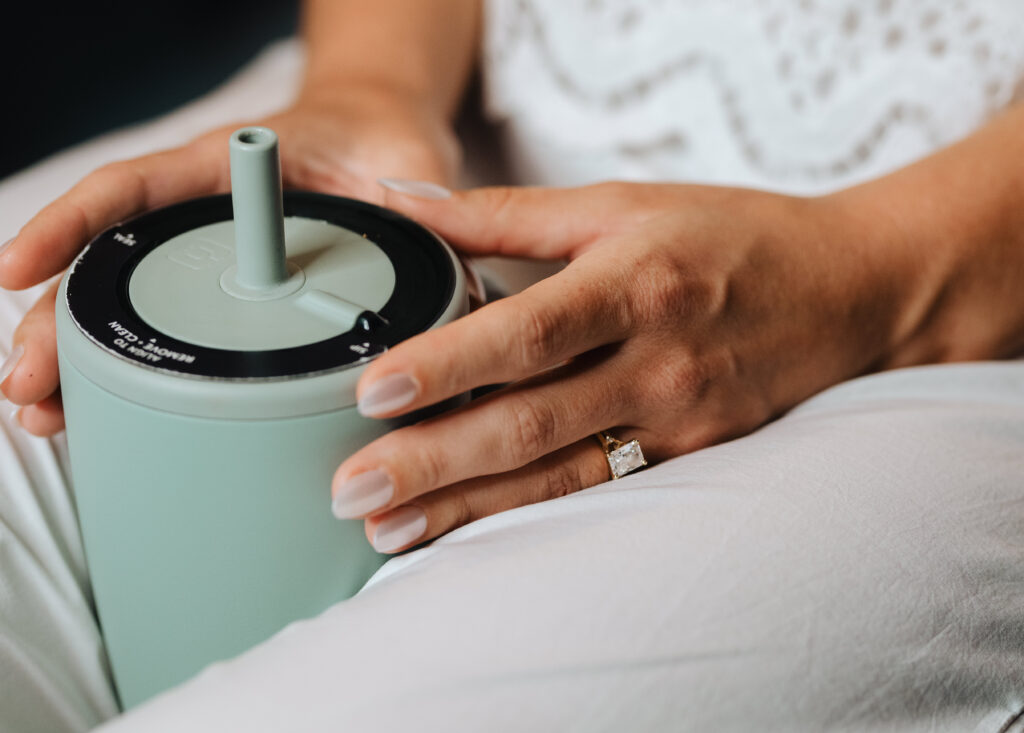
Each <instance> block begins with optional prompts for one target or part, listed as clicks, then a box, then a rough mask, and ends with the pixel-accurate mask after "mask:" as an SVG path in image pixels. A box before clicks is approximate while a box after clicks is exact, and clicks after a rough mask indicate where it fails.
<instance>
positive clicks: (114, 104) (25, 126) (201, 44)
mask: <svg viewBox="0 0 1024 733" xmlns="http://www.w3.org/2000/svg"><path fill="white" fill-rule="evenodd" d="M298 6H299V0H245V2H242V1H241V0H174V2H165V1H160V0H94V1H93V2H84V1H83V2H73V1H71V0H65V1H63V2H43V1H41V0H35V2H32V0H28V1H27V2H22V3H18V4H17V6H16V7H17V9H16V11H15V10H14V7H15V6H12V5H7V6H5V12H4V14H5V15H6V16H7V17H6V18H5V19H4V20H3V21H0V23H2V27H3V28H4V33H3V43H2V44H0V60H2V66H0V68H2V69H3V72H2V76H0V79H2V81H0V100H2V101H3V106H2V107H0V135H2V137H0V140H2V141H4V142H3V143H2V144H0V178H3V177H5V176H7V175H10V174H11V173H14V172H16V171H18V170H20V169H22V168H24V167H26V166H28V165H30V164H32V163H33V162H35V161H37V160H40V159H41V158H44V157H46V156H47V155H49V154H50V153H53V152H56V151H58V150H61V149H62V148H65V147H68V146H69V145H73V144H75V143H77V142H81V141H82V140H86V139H88V138H90V137H94V136H95V135H97V134H99V133H102V132H105V131H107V130H110V129H113V128H116V127H120V126H123V125H127V124H131V123H133V122H139V121H142V120H145V119H149V118H151V117H154V116H157V115H159V114H161V113H163V112H167V111H170V110H172V109H174V108H175V107H178V106H180V105H181V104H183V103H185V102H187V101H188V100H190V99H193V98H195V97H197V96H199V95H201V94H203V93H205V92H207V91H209V90H211V89H213V88H214V87H215V86H217V85H218V84H219V83H221V82H222V81H224V80H225V79H226V78H227V77H228V76H230V75H231V73H232V72H234V71H236V70H237V69H238V68H240V67H241V66H242V65H243V64H245V62H246V61H248V60H249V59H250V58H252V56H253V55H255V54H256V53H257V52H258V51H259V50H260V49H261V48H262V47H263V46H264V45H266V44H267V43H268V42H270V41H271V40H273V39H275V38H280V37H282V36H286V35H290V34H292V33H294V32H295V29H296V27H297V22H298Z"/></svg>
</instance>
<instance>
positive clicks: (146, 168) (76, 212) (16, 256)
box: [0, 139, 228, 290]
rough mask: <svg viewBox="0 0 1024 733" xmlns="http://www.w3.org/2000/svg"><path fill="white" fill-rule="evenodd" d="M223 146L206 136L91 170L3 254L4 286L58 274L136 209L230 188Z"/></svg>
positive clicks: (1, 281)
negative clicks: (169, 148) (214, 143)
mask: <svg viewBox="0 0 1024 733" xmlns="http://www.w3.org/2000/svg"><path fill="white" fill-rule="evenodd" d="M212 147H213V148H216V147H217V146H216V145H213V146H212ZM221 147H223V148H224V150H223V152H222V153H221V154H219V153H218V152H217V151H216V150H215V149H211V143H210V141H208V140H206V139H203V140H201V141H197V142H195V143H192V144H190V145H186V146H184V147H181V148H176V149H174V150H168V151H164V152H160V153H154V154H152V155H147V156H145V157H142V158H136V159H134V160H127V161H121V162H118V163H111V164H110V165H107V166H104V167H103V168H100V169H98V170H96V171H94V172H93V173H90V174H89V175H88V176H86V177H85V178H83V179H82V180H81V181H80V182H79V183H77V184H76V185H75V186H74V187H73V188H72V189H71V190H70V191H68V192H67V193H66V194H64V195H63V196H61V197H60V198H59V199H57V200H56V201H54V202H53V203H51V204H50V205H49V206H47V207H46V208H45V209H43V210H42V211H40V212H39V213H38V214H37V215H36V216H35V217H34V218H33V219H32V220H30V221H29V222H28V223H27V224H26V225H25V226H24V227H23V228H22V230H21V231H20V232H19V233H18V236H17V237H15V238H14V241H13V242H12V243H11V244H10V246H9V247H7V249H6V250H4V252H3V254H2V255H0V287H3V288H6V289H8V290H21V289H23V288H27V287H31V286H32V285H35V284H36V283H40V282H42V281H44V280H46V279H47V278H49V277H52V276H53V275H56V274H57V273H58V272H61V271H62V270H64V269H65V268H66V267H67V266H68V265H69V264H70V263H71V261H72V260H73V259H74V258H75V256H76V255H77V254H78V252H79V251H80V250H81V249H82V247H83V246H84V245H85V244H86V243H88V242H89V241H90V240H91V239H92V238H93V237H95V236H96V235H97V234H99V233H100V232H102V231H103V230H104V229H106V228H107V227H109V226H111V225H112V224H115V223H116V222H118V221H121V220H123V219H126V218H128V217H130V216H132V215H133V214H136V213H139V212H141V211H145V210H148V209H153V208H157V207H160V206H166V205H168V204H172V203H175V202H177V201H180V200H182V199H185V198H189V197H191V196H200V195H204V194H209V193H214V192H217V191H220V190H227V180H228V176H227V160H228V159H227V145H226V144H224V145H223V146H221Z"/></svg>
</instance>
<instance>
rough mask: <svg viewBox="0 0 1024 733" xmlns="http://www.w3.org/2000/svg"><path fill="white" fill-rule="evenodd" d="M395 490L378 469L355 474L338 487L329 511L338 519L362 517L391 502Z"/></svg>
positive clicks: (385, 475) (386, 476) (389, 480)
mask: <svg viewBox="0 0 1024 733" xmlns="http://www.w3.org/2000/svg"><path fill="white" fill-rule="evenodd" d="M394 493H395V488H394V487H393V486H392V485H391V479H389V478H388V475H387V474H386V473H384V472H383V471H381V470H379V469H374V470H372V471H366V472H364V473H357V474H356V475H355V476H353V477H352V478H350V479H348V480H347V481H345V482H344V483H342V484H341V486H339V487H338V491H337V493H336V494H335V495H334V501H333V502H331V511H332V512H334V516H336V517H337V518H338V519H355V518H356V517H364V516H366V515H367V514H369V513H370V512H372V511H373V510H374V509H380V508H381V507H382V506H384V505H385V504H387V503H388V502H389V501H391V497H392V496H394Z"/></svg>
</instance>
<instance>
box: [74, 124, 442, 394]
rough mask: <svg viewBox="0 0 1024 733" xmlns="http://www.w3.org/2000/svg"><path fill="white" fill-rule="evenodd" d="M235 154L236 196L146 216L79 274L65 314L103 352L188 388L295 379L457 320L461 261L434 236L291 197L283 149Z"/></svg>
mask: <svg viewBox="0 0 1024 733" xmlns="http://www.w3.org/2000/svg"><path fill="white" fill-rule="evenodd" d="M257 133H258V134H257ZM268 141H269V142H270V143H272V145H269V144H268ZM231 144H232V195H231V196H228V195H222V196H212V197H207V198H202V199H195V200H192V201H188V202H185V203H182V204H178V205H175V206H170V207H167V208H164V209H160V210H157V211H153V212H150V213H147V214H143V215H142V216H139V217H137V218H135V219H132V220H130V221H128V222H125V223H123V224H120V225H118V226H116V227H113V228H111V229H108V230H107V231H105V232H103V233H102V234H100V235H99V236H98V237H96V239H95V240H94V241H93V242H92V243H91V244H90V245H89V247H88V248H87V249H86V250H85V251H84V252H83V253H82V254H81V255H80V256H79V258H78V259H77V260H76V261H75V263H74V265H73V266H72V268H71V270H70V272H69V274H68V277H67V286H66V293H67V296H66V297H67V309H68V312H69V314H70V316H71V318H72V319H73V320H74V322H75V324H76V325H77V326H78V328H79V329H80V330H81V332H82V333H83V334H85V335H86V336H87V337H88V338H89V339H90V340H91V341H92V342H93V343H95V344H96V345H97V346H99V347H100V348H102V349H103V350H105V351H106V352H108V353H109V354H111V355H113V356H116V357H117V358H119V359H122V360H126V361H128V362H131V363H133V364H135V365H137V366H139V367H142V368H146V369H153V370H158V371H162V372H169V373H172V374H177V375H181V376H188V377H196V378H210V379H217V380H224V379H228V380H261V381H263V380H276V379H288V378H294V377H298V376H304V375H311V374H317V373H322V372H327V371H332V370H337V369H344V368H348V367H352V366H354V365H358V364H361V363H364V362H365V361H367V360H369V359H371V358H373V357H374V356H376V355H378V354H380V353H383V352H384V351H385V350H386V349H387V348H389V347H391V346H393V345H395V344H397V343H398V342H399V341H402V340H404V339H407V338H409V337H411V336H413V335H415V334H417V333H420V332H422V331H425V330H427V329H429V328H431V327H432V326H433V325H434V324H435V323H437V322H438V320H439V319H440V318H441V317H442V315H443V314H445V313H446V312H447V311H448V307H449V305H450V303H451V301H452V298H453V296H454V294H455V291H456V280H457V270H456V261H455V259H454V256H453V255H452V253H451V251H450V250H449V249H448V248H447V246H446V245H445V244H444V243H443V242H442V241H440V239H439V238H438V237H437V236H436V235H434V234H433V233H432V232H430V231H429V230H427V229H426V228H424V227H422V226H420V225H418V224H416V223H415V222H413V221H411V220H409V219H407V218H405V217H403V216H401V215H399V214H397V213H395V212H392V211H389V210H387V209H383V208H381V207H378V206H374V205H372V204H369V203H365V202H361V201H356V200H352V199H344V198H340V197H334V196H327V195H323V194H316V193H307V192H287V193H285V194H284V196H283V198H282V196H281V192H280V172H279V169H278V168H277V165H278V164H277V148H276V145H277V141H276V136H274V135H273V133H272V132H271V131H269V130H265V129H264V128H246V129H243V130H240V131H238V132H236V133H235V135H234V136H233V138H232V143H231ZM268 150H269V151H270V152H269V153H268ZM239 151H241V152H239ZM270 153H272V156H271V155H270ZM261 156H262V157H261ZM239 161H241V162H239ZM458 274H461V273H458Z"/></svg>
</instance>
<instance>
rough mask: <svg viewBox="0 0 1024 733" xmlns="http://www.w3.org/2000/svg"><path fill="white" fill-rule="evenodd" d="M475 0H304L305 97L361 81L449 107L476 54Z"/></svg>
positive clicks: (440, 111) (379, 90)
mask: <svg viewBox="0 0 1024 733" xmlns="http://www.w3.org/2000/svg"><path fill="white" fill-rule="evenodd" d="M480 14H481V13H480V2H479V0H414V2H409V0H373V2H365V0H307V2H306V4H305V6H304V14H303V18H302V33H303V36H304V37H305V40H306V47H307V54H308V62H307V68H306V75H305V81H304V84H303V92H302V94H303V96H304V97H307V98H308V97H327V98H332V97H337V96H339V95H341V96H343V95H345V94H346V91H347V90H354V89H362V90H368V91H370V92H372V93H374V94H388V95H391V96H394V97H397V98H400V99H402V100H403V102H406V103H412V104H418V105H422V106H423V107H424V108H426V109H430V110H432V111H434V112H435V113H436V114H437V115H438V117H440V118H443V119H450V118H451V116H452V115H453V114H454V112H455V109H456V107H457V105H458V102H459V99H460V97H461V96H462V90H463V89H464V87H465V85H466V80H467V79H468V78H469V74H470V72H471V71H472V69H473V64H474V62H475V60H476V49H477V38H478V34H479V26H480Z"/></svg>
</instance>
